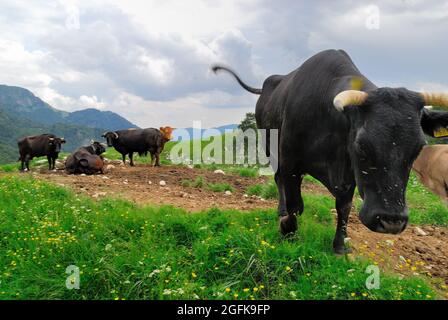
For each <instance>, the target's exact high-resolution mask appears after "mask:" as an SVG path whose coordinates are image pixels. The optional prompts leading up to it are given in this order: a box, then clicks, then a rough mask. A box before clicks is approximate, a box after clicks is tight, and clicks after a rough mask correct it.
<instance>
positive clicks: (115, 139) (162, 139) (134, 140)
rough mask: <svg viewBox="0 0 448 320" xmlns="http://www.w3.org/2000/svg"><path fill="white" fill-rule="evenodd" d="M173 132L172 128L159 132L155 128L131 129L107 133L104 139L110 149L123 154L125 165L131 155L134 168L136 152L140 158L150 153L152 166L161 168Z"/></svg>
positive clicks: (164, 128) (165, 128)
mask: <svg viewBox="0 0 448 320" xmlns="http://www.w3.org/2000/svg"><path fill="white" fill-rule="evenodd" d="M173 130H174V129H173V128H171V127H161V128H160V129H159V130H158V129H154V128H149V129H129V130H121V131H112V132H106V133H104V134H103V137H104V138H106V140H107V145H108V146H109V147H114V148H115V150H117V151H118V152H119V153H121V155H122V157H123V163H126V155H129V159H130V160H131V166H134V160H133V155H134V152H137V153H138V154H139V155H140V156H142V155H147V153H148V152H149V153H150V154H151V159H152V161H151V164H152V165H154V166H160V154H161V153H162V151H163V148H164V146H165V143H166V142H168V141H169V140H171V139H172V133H173ZM154 161H155V163H154Z"/></svg>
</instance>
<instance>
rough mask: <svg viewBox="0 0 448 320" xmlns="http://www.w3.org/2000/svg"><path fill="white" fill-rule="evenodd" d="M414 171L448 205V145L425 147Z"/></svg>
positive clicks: (415, 163) (415, 164) (414, 166)
mask: <svg viewBox="0 0 448 320" xmlns="http://www.w3.org/2000/svg"><path fill="white" fill-rule="evenodd" d="M412 169H413V170H414V172H415V173H416V174H417V176H418V177H419V179H420V181H421V182H422V183H423V184H424V185H425V186H426V187H427V188H428V189H429V190H431V191H432V192H434V193H435V194H436V195H438V196H439V197H440V198H441V199H442V200H444V201H445V203H446V204H448V145H446V144H441V145H432V146H425V147H424V148H423V150H422V151H421V152H420V154H419V156H418V158H417V160H415V162H414V165H413V166H412Z"/></svg>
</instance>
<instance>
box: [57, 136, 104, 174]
mask: <svg viewBox="0 0 448 320" xmlns="http://www.w3.org/2000/svg"><path fill="white" fill-rule="evenodd" d="M105 151H106V149H105V148H104V146H103V145H102V144H101V143H99V142H92V144H91V145H90V146H87V147H81V148H79V149H78V150H76V151H75V152H73V153H72V154H71V155H70V156H68V157H67V160H66V161H65V170H66V171H67V172H68V173H70V174H82V173H84V174H89V175H90V174H95V173H103V168H104V160H103V157H102V156H101V154H102V153H104V152H105Z"/></svg>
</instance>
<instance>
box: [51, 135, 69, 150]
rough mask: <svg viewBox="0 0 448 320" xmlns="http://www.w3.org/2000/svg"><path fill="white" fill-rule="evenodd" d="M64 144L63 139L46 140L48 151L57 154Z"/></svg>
mask: <svg viewBox="0 0 448 320" xmlns="http://www.w3.org/2000/svg"><path fill="white" fill-rule="evenodd" d="M63 143H65V139H64V138H53V137H51V138H48V145H49V146H50V150H51V151H52V152H56V153H59V152H61V148H62V144H63Z"/></svg>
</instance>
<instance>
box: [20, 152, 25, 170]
mask: <svg viewBox="0 0 448 320" xmlns="http://www.w3.org/2000/svg"><path fill="white" fill-rule="evenodd" d="M19 161H20V171H24V170H25V159H24V157H23V156H22V155H20V159H19Z"/></svg>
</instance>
